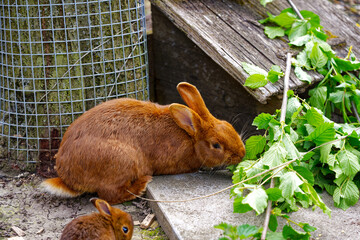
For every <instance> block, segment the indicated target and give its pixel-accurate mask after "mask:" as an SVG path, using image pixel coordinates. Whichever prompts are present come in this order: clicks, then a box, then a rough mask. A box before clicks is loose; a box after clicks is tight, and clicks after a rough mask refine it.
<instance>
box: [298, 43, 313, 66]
mask: <svg viewBox="0 0 360 240" xmlns="http://www.w3.org/2000/svg"><path fill="white" fill-rule="evenodd" d="M311 43H312V42H311ZM306 45H308V44H306ZM313 45H314V44H313V43H312V46H313ZM294 64H295V66H297V67H304V68H305V69H306V70H310V69H311V66H310V59H309V57H308V53H307V51H306V49H304V50H303V51H301V52H300V53H299V54H298V55H297V56H296V60H295V61H294Z"/></svg>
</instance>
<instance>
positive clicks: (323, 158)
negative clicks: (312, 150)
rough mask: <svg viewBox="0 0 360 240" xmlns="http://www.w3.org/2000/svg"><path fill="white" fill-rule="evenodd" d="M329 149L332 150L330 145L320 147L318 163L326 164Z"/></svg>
mask: <svg viewBox="0 0 360 240" xmlns="http://www.w3.org/2000/svg"><path fill="white" fill-rule="evenodd" d="M331 148H332V144H326V145H324V146H322V147H320V162H322V163H328V159H329V155H330V151H331ZM329 165H330V164H329Z"/></svg>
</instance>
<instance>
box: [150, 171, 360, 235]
mask: <svg viewBox="0 0 360 240" xmlns="http://www.w3.org/2000/svg"><path fill="white" fill-rule="evenodd" d="M231 184H232V183H231V174H230V173H229V172H226V171H218V172H216V173H214V172H211V173H209V172H199V173H193V174H181V175H172V176H156V177H154V178H153V181H152V182H151V183H150V184H149V185H148V190H147V197H149V198H152V199H156V200H181V199H189V198H193V197H197V196H202V195H206V194H209V193H212V192H216V191H218V190H220V189H223V188H225V187H227V186H230V185H231ZM229 192H230V191H226V192H223V193H221V194H218V195H215V196H212V197H209V198H205V199H200V200H195V201H190V202H180V203H155V202H151V203H150V206H151V207H152V209H153V210H154V212H155V214H156V216H157V219H158V221H159V223H160V225H161V227H162V228H163V229H164V231H165V233H166V234H167V236H168V237H169V238H170V239H171V240H175V239H182V240H210V239H218V238H219V237H220V236H221V233H222V231H221V230H218V229H215V228H214V227H213V226H214V225H217V224H219V223H221V222H227V223H230V224H233V225H241V224H245V223H247V224H253V225H257V226H262V223H263V218H264V214H262V215H261V216H258V217H256V216H255V213H253V212H249V213H245V214H235V213H233V207H232V200H231V199H230V198H229ZM323 200H324V202H325V203H326V204H327V205H328V206H329V207H330V208H331V209H332V217H331V219H330V218H329V217H328V216H327V215H326V214H324V213H322V211H321V210H320V209H319V208H317V209H316V210H315V211H312V210H311V208H310V209H300V210H299V211H298V212H295V213H292V214H290V217H291V218H292V219H294V220H296V221H298V222H307V223H309V224H310V225H312V226H315V227H316V228H317V229H318V230H316V231H315V232H314V234H313V236H314V238H315V239H319V240H334V239H339V240H340V239H341V240H358V239H360V203H359V202H358V203H357V204H356V205H355V206H353V207H351V208H349V209H348V210H346V211H343V210H341V209H338V208H335V207H334V206H333V202H332V197H331V196H329V195H327V194H324V195H323ZM283 224H284V223H279V225H283Z"/></svg>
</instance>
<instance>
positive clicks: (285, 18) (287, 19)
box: [272, 12, 297, 28]
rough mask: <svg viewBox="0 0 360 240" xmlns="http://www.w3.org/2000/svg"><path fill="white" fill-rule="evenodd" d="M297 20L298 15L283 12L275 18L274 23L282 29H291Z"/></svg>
mask: <svg viewBox="0 0 360 240" xmlns="http://www.w3.org/2000/svg"><path fill="white" fill-rule="evenodd" d="M296 19H297V18H296V15H295V14H294V13H291V12H282V13H280V14H279V15H278V16H276V17H274V18H273V19H272V21H273V22H275V23H276V24H277V25H279V26H281V27H284V28H290V27H291V25H292V24H293V23H294V21H295V20H296Z"/></svg>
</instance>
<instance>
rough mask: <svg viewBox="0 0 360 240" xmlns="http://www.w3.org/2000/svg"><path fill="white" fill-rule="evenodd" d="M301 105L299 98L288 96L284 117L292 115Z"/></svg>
mask: <svg viewBox="0 0 360 240" xmlns="http://www.w3.org/2000/svg"><path fill="white" fill-rule="evenodd" d="M300 107H301V103H300V101H299V99H297V98H295V97H293V98H289V99H288V102H287V107H286V118H288V119H289V118H291V117H292V115H293V114H294V113H295V112H296V111H297V110H298V109H299V108H300Z"/></svg>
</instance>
